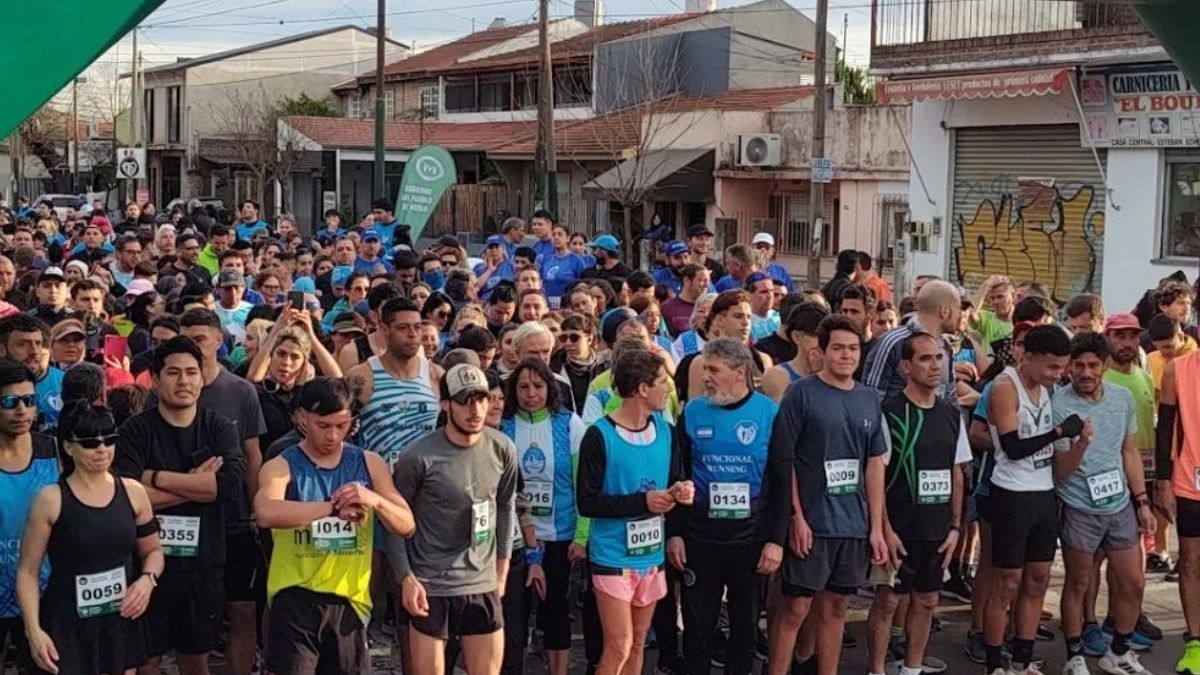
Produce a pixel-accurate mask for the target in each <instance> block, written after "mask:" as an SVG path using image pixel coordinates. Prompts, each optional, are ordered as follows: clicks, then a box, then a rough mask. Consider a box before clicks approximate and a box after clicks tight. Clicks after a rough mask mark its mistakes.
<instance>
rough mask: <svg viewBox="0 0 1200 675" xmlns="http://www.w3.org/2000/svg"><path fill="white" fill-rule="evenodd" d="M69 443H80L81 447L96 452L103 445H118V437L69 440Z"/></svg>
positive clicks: (113, 435)
mask: <svg viewBox="0 0 1200 675" xmlns="http://www.w3.org/2000/svg"><path fill="white" fill-rule="evenodd" d="M67 441H68V442H70V443H78V444H79V445H80V446H81V447H83V448H86V449H88V450H95V449H96V448H98V447H100V446H102V445H116V443H117V435H116V434H106V435H104V436H99V437H92V438H68V439H67Z"/></svg>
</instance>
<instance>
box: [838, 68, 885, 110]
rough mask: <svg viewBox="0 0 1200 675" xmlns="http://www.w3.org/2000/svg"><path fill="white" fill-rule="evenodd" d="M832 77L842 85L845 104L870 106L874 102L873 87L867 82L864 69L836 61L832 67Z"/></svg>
mask: <svg viewBox="0 0 1200 675" xmlns="http://www.w3.org/2000/svg"><path fill="white" fill-rule="evenodd" d="M834 77H835V79H836V80H837V81H838V82H841V83H842V91H843V95H844V97H845V101H846V103H859V104H863V105H870V104H872V103H874V102H875V85H873V84H871V83H870V82H868V81H867V71H866V69H864V68H855V67H854V66H850V65H847V64H846V62H845V61H838V62H837V65H835V66H834Z"/></svg>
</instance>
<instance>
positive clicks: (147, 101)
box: [142, 89, 154, 143]
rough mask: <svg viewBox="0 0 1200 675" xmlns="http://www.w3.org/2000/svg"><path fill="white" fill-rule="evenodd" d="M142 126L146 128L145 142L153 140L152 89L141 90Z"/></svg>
mask: <svg viewBox="0 0 1200 675" xmlns="http://www.w3.org/2000/svg"><path fill="white" fill-rule="evenodd" d="M142 128H143V129H145V130H146V142H147V143H153V142H154V90H153V89H147V90H146V91H144V92H142Z"/></svg>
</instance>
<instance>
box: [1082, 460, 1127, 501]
mask: <svg viewBox="0 0 1200 675" xmlns="http://www.w3.org/2000/svg"><path fill="white" fill-rule="evenodd" d="M1087 484H1088V493H1090V494H1091V496H1092V505H1093V506H1112V505H1113V504H1116V503H1117V502H1118V501H1120V499H1121V497H1122V496H1124V495H1125V482H1124V481H1122V480H1121V472H1120V471H1118V470H1116V469H1113V470H1112V471H1105V472H1104V473H1098V474H1096V475H1095V476H1088V477H1087Z"/></svg>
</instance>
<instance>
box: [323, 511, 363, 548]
mask: <svg viewBox="0 0 1200 675" xmlns="http://www.w3.org/2000/svg"><path fill="white" fill-rule="evenodd" d="M312 545H313V548H315V549H317V550H318V551H348V550H350V549H353V548H354V547H356V546H358V523H355V522H353V521H349V520H342V519H341V518H338V517H337V516H327V517H325V518H320V519H317V520H314V521H313V522H312Z"/></svg>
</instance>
